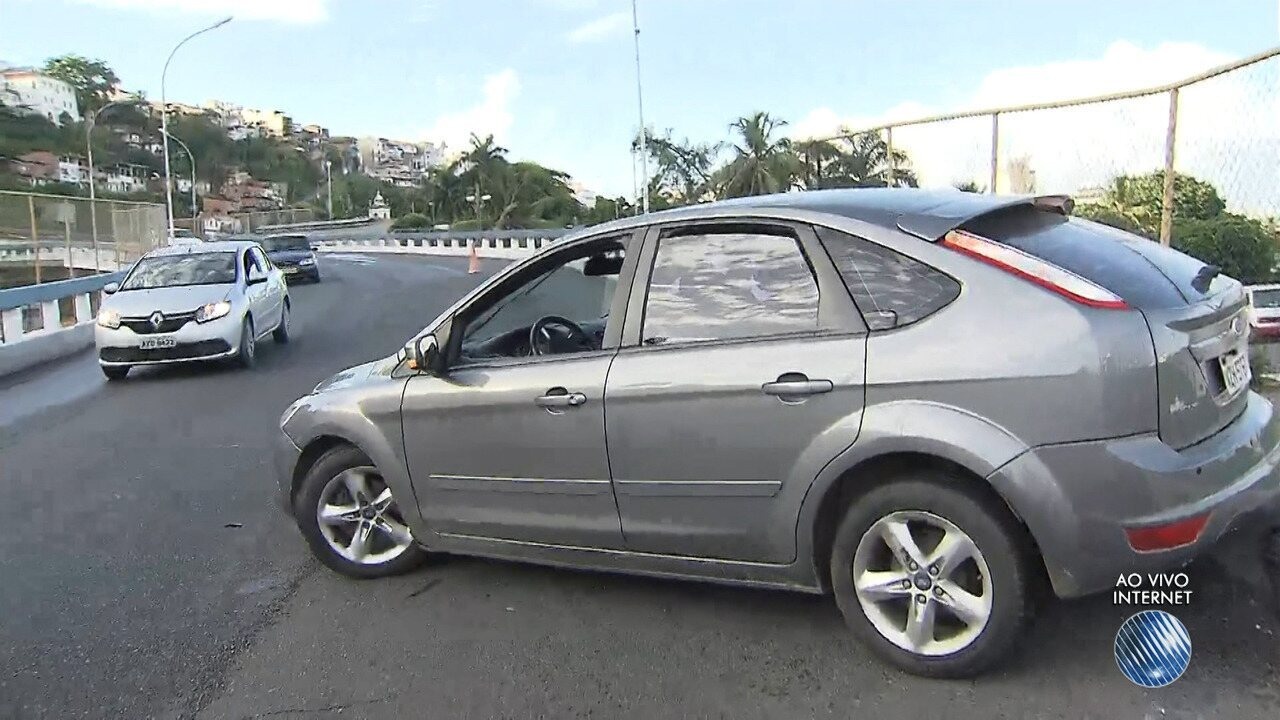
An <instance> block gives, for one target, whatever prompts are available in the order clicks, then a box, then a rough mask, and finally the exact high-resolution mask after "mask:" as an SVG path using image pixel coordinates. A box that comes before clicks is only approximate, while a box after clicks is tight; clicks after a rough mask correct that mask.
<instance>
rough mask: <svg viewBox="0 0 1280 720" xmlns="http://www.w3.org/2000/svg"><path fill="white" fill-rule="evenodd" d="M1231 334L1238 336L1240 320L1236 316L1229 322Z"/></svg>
mask: <svg viewBox="0 0 1280 720" xmlns="http://www.w3.org/2000/svg"><path fill="white" fill-rule="evenodd" d="M1231 334H1233V335H1239V334H1240V318H1239V317H1238V316H1237V317H1236V318H1234V319H1233V320H1232V321H1231Z"/></svg>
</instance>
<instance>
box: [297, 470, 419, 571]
mask: <svg viewBox="0 0 1280 720" xmlns="http://www.w3.org/2000/svg"><path fill="white" fill-rule="evenodd" d="M316 522H317V524H318V525H319V526H320V534H321V535H323V536H324V539H325V541H326V542H327V543H328V544H329V548H330V549H332V550H333V551H334V552H335V553H337V554H338V555H340V556H342V557H343V558H346V559H347V560H350V561H351V562H353V563H359V564H361V565H380V564H382V563H385V562H390V561H392V560H394V559H396V558H398V557H400V556H401V555H403V554H404V552H405V551H406V550H408V549H409V547H410V546H411V545H412V544H413V534H412V532H410V530H409V527H408V525H406V524H405V522H404V517H403V516H402V515H401V514H400V508H399V506H398V505H396V501H395V498H394V497H392V494H391V488H390V487H388V486H387V484H386V482H384V481H383V479H382V476H381V475H379V474H378V471H377V469H375V468H373V467H370V466H362V467H354V468H351V469H349V470H344V471H342V472H340V473H338V474H337V475H335V476H334V477H333V478H332V479H330V480H329V482H328V483H326V484H325V486H324V489H323V490H321V491H320V501H319V503H317V505H316Z"/></svg>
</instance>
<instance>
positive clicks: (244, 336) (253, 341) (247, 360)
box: [236, 317, 258, 368]
mask: <svg viewBox="0 0 1280 720" xmlns="http://www.w3.org/2000/svg"><path fill="white" fill-rule="evenodd" d="M257 360H258V340H257V337H256V336H255V335H254V329H253V320H252V319H251V318H249V317H245V319H244V321H243V322H241V323H240V347H239V349H238V350H237V351H236V362H238V363H240V367H242V368H251V367H253V364H254V363H255V362H257Z"/></svg>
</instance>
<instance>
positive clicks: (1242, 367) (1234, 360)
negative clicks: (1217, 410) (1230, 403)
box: [1218, 350, 1253, 395]
mask: <svg viewBox="0 0 1280 720" xmlns="http://www.w3.org/2000/svg"><path fill="white" fill-rule="evenodd" d="M1218 364H1220V365H1221V366H1222V381H1223V383H1224V384H1225V385H1226V386H1227V389H1226V392H1227V394H1228V395H1235V394H1236V393H1238V392H1240V389H1241V388H1243V387H1244V386H1245V385H1248V384H1249V379H1250V378H1251V377H1253V373H1252V372H1250V370H1249V356H1248V355H1246V354H1245V353H1242V352H1240V351H1239V350H1232V351H1231V352H1229V353H1227V354H1225V355H1223V356H1221V357H1219V358H1218Z"/></svg>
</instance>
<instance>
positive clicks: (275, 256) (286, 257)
mask: <svg viewBox="0 0 1280 720" xmlns="http://www.w3.org/2000/svg"><path fill="white" fill-rule="evenodd" d="M267 257H269V258H271V262H273V263H276V264H279V263H297V262H301V261H302V260H304V259H306V258H309V257H311V251H310V250H302V249H298V250H275V251H272V252H269V253H267Z"/></svg>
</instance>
